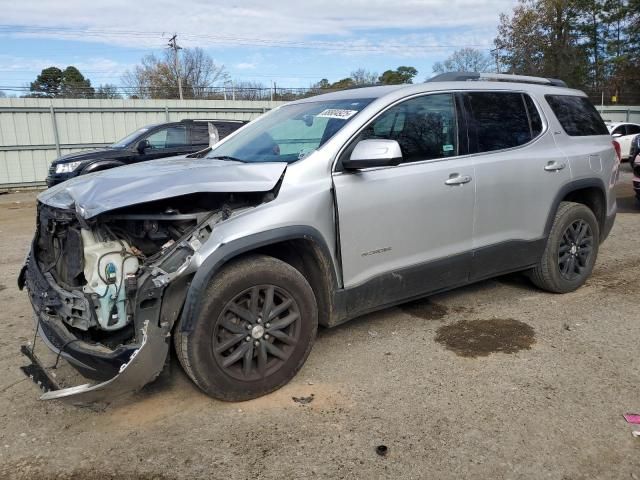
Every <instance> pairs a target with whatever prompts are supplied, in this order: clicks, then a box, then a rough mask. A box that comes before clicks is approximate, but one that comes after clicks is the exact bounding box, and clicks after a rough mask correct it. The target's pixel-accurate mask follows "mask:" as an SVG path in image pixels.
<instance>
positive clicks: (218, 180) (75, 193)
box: [38, 157, 287, 219]
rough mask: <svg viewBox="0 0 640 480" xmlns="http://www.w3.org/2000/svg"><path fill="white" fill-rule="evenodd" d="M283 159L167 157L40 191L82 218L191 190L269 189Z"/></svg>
mask: <svg viewBox="0 0 640 480" xmlns="http://www.w3.org/2000/svg"><path fill="white" fill-rule="evenodd" d="M286 168H287V164H286V163H284V162H273V163H241V162H232V161H227V160H212V159H207V158H201V159H185V158H183V157H178V158H175V157H173V158H163V159H161V160H154V161H150V162H141V163H138V164H134V165H128V166H124V167H118V168H112V169H110V170H105V171H102V172H96V173H91V174H89V175H83V176H80V177H76V178H72V179H70V180H67V181H66V182H63V183H61V184H59V185H56V186H54V187H52V188H50V189H48V190H45V191H44V192H42V193H40V195H38V201H40V202H42V203H44V204H46V205H49V206H51V207H54V208H65V209H69V208H73V207H74V205H75V209H76V211H77V212H78V213H79V214H80V215H82V217H83V218H85V219H89V218H92V217H95V216H96V215H100V214H101V213H104V212H107V211H110V210H115V209H117V208H122V207H127V206H129V205H136V204H140V203H146V202H152V201H155V200H161V199H164V198H171V197H177V196H180V195H187V194H190V193H206V192H212V193H213V192H221V193H223V192H228V193H233V192H268V191H269V190H272V189H273V188H274V187H275V185H276V183H278V180H280V177H281V176H282V173H283V172H284V171H285V169H286Z"/></svg>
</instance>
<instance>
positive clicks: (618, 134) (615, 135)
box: [611, 133, 622, 138]
mask: <svg viewBox="0 0 640 480" xmlns="http://www.w3.org/2000/svg"><path fill="white" fill-rule="evenodd" d="M611 136H612V137H613V138H618V137H621V136H622V134H621V133H614V134H613V135H611Z"/></svg>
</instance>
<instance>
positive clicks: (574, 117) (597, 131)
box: [545, 95, 609, 137]
mask: <svg viewBox="0 0 640 480" xmlns="http://www.w3.org/2000/svg"><path fill="white" fill-rule="evenodd" d="M545 98H546V99H547V102H548V103H549V105H550V106H551V110H553V113H555V115H556V117H557V118H558V121H559V122H560V125H562V128H563V129H564V131H565V132H567V135H569V136H571V137H587V136H589V135H609V131H608V130H607V127H606V125H605V124H604V121H603V120H602V118H601V117H600V114H599V113H598V111H597V110H596V109H595V107H594V106H593V105H592V104H591V102H590V101H589V100H588V99H587V98H586V97H574V96H571V95H545Z"/></svg>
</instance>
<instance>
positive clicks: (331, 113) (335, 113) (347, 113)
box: [316, 108, 358, 120]
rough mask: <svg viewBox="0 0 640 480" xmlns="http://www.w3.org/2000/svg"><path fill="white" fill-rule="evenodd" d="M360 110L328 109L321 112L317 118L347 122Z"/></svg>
mask: <svg viewBox="0 0 640 480" xmlns="http://www.w3.org/2000/svg"><path fill="white" fill-rule="evenodd" d="M356 113H358V110H343V109H341V108H327V109H326V110H323V111H322V112H320V113H319V114H318V115H316V117H318V118H341V119H343V120H347V119H348V118H351V117H353V116H354V115H355V114H356Z"/></svg>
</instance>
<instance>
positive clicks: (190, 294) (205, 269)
mask: <svg viewBox="0 0 640 480" xmlns="http://www.w3.org/2000/svg"><path fill="white" fill-rule="evenodd" d="M298 239H305V240H310V241H312V242H314V243H315V245H317V246H318V247H319V249H320V251H321V253H322V255H323V256H324V257H325V260H326V261H327V262H329V263H328V265H330V266H331V268H330V270H331V274H332V276H333V278H332V279H331V281H332V282H333V284H334V285H335V282H336V275H335V272H336V270H335V265H334V263H333V261H332V260H331V254H330V250H329V247H328V246H327V244H326V242H325V240H324V238H323V237H322V234H321V233H320V232H319V231H318V230H316V229H315V228H313V227H309V226H307V225H293V226H288V227H280V228H276V229H273V230H268V231H265V232H260V233H256V234H253V235H248V236H246V237H243V238H239V239H237V240H234V241H232V242H229V243H223V244H221V245H220V247H219V248H217V249H216V250H215V251H214V252H213V253H211V254H210V255H209V256H208V257H207V258H206V259H205V260H204V262H203V263H202V264H201V265H200V267H199V268H198V270H197V271H196V273H195V275H194V277H193V280H192V281H191V285H190V286H189V290H188V291H187V295H186V298H185V302H184V307H183V309H182V315H181V319H180V331H181V332H182V333H189V332H191V331H192V330H193V325H194V322H195V319H196V318H197V317H198V315H199V314H200V309H201V299H202V298H203V295H204V292H205V289H206V288H207V285H208V284H209V282H210V281H211V278H213V276H214V275H215V273H216V272H217V271H219V270H220V268H221V267H222V266H223V265H224V264H225V263H227V262H228V261H229V260H231V259H233V258H235V257H237V256H239V255H241V254H243V253H247V252H250V251H252V250H255V249H257V248H260V247H265V246H267V245H273V244H275V243H280V242H284V241H287V240H298Z"/></svg>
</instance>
